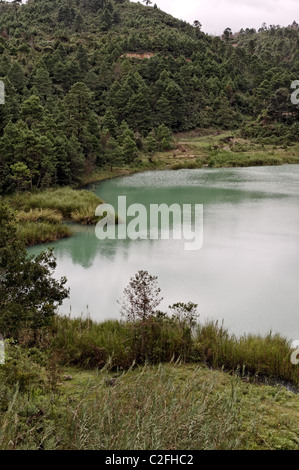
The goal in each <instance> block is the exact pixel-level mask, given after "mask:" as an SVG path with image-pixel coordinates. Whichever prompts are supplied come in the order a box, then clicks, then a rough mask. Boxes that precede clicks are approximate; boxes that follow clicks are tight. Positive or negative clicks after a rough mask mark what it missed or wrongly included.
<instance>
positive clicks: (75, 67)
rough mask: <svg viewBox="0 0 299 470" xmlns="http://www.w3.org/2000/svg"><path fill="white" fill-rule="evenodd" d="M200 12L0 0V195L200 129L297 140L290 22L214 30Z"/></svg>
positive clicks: (105, 2)
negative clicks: (182, 15) (188, 14)
mask: <svg viewBox="0 0 299 470" xmlns="http://www.w3.org/2000/svg"><path fill="white" fill-rule="evenodd" d="M145 3H147V2H145ZM199 20H200V18H199V19H198V20H195V21H194V24H193V25H190V24H188V23H187V22H184V21H180V20H177V19H175V18H173V17H172V16H170V15H168V14H166V13H164V12H163V11H161V10H160V9H159V8H158V7H157V5H153V6H146V5H142V4H140V3H131V2H129V1H127V0H51V1H50V0H28V2H27V3H26V4H24V5H22V4H21V2H18V1H14V2H12V3H7V2H1V3H0V79H1V80H3V82H4V84H5V96H6V101H5V104H4V105H1V106H0V192H1V193H2V194H9V193H11V192H13V191H15V190H18V191H20V190H23V189H30V188H32V187H38V188H40V187H41V188H42V187H49V186H52V185H70V184H75V183H78V182H79V181H80V180H81V178H82V177H83V175H86V174H90V173H92V172H93V171H94V170H95V168H97V167H102V166H103V165H106V164H107V163H109V164H110V165H111V166H112V165H122V164H124V163H125V164H130V163H132V162H134V159H136V158H137V157H138V153H139V152H140V151H142V152H145V153H151V152H155V151H157V150H167V149H168V148H169V147H170V145H171V135H172V133H173V132H178V131H186V130H190V129H194V128H197V127H201V128H208V127H216V128H219V129H234V128H240V129H241V132H242V134H243V136H244V137H250V138H255V139H260V140H262V139H279V141H281V142H284V143H289V142H292V141H298V139H299V123H298V116H299V109H298V107H296V106H295V105H293V104H292V103H291V100H290V94H291V88H290V87H291V83H292V81H294V80H296V79H298V78H299V76H298V74H299V47H298V46H299V29H298V25H297V23H295V22H294V23H293V24H292V25H290V26H289V27H284V28H282V27H279V26H273V25H271V26H269V27H267V26H266V25H265V24H264V25H262V27H261V28H260V30H259V31H255V30H254V29H246V30H241V31H240V32H239V33H238V34H233V33H232V31H231V30H230V29H229V28H227V29H226V30H225V31H224V33H223V35H222V37H212V36H209V35H207V34H205V33H203V32H202V31H201V24H200V22H199Z"/></svg>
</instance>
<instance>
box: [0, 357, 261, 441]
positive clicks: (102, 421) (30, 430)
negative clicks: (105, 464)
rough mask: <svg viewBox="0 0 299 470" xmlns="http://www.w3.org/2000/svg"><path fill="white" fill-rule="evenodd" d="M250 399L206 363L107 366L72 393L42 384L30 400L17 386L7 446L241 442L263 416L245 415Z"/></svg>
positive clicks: (0, 428) (1, 428)
mask: <svg viewBox="0 0 299 470" xmlns="http://www.w3.org/2000/svg"><path fill="white" fill-rule="evenodd" d="M0 388H1V386H0ZM36 390H37V389H36ZM243 401H244V396H242V391H241V390H240V389H239V383H238V381H237V380H236V379H235V378H232V379H231V380H230V386H229V388H228V389H221V388H219V384H218V383H217V378H216V377H215V380H213V379H212V380H211V378H209V381H207V377H206V374H205V371H203V370H200V369H195V370H194V371H193V372H190V374H188V375H186V376H184V375H183V374H181V370H180V366H179V365H176V366H171V367H165V366H159V367H156V368H153V367H148V366H144V367H143V368H141V369H139V370H136V371H132V370H129V371H128V372H126V373H122V374H118V375H117V376H114V377H111V376H110V375H107V373H106V371H105V370H104V371H103V372H101V373H99V374H98V376H97V377H96V376H95V377H94V379H93V380H90V381H89V383H88V382H87V383H86V382H85V383H84V386H83V384H82V385H81V384H78V390H77V391H76V387H72V388H71V390H70V392H69V393H68V394H67V395H66V396H59V395H57V394H52V395H51V394H48V395H47V394H46V392H45V390H44V391H41V390H40V392H39V393H35V394H32V395H31V396H30V401H28V397H27V396H26V395H22V394H20V393H18V392H17V391H16V392H15V393H12V396H11V399H10V402H9V405H8V406H7V408H6V410H5V411H4V412H3V411H2V413H1V415H2V416H1V421H0V448H1V449H2V450H3V449H24V450H29V449H32V450H36V449H44V450H48V449H53V450H54V449H59V450H66V449H68V450H72V449H73V450H86V449H89V450H94V449H97V450H108V449H109V450H122V449H130V450H148V449H150V450H164V449H172V450H175V449H181V450H191V449H195V450H196V449H204V450H212V449H215V450H217V449H223V450H224V449H228V450H229V449H238V448H243V447H246V446H247V445H248V437H249V436H250V435H252V434H253V432H254V429H255V428H256V423H257V417H256V413H253V414H252V416H251V417H250V419H248V418H246V419H245V420H243V418H242V405H243ZM256 404H257V405H258V400H256Z"/></svg>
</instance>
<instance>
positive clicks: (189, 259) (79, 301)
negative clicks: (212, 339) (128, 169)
mask: <svg viewBox="0 0 299 470" xmlns="http://www.w3.org/2000/svg"><path fill="white" fill-rule="evenodd" d="M94 191H95V192H96V193H97V194H98V195H99V196H100V197H101V198H103V199H104V200H105V201H107V202H109V203H111V204H113V205H115V206H116V204H117V198H118V196H119V195H126V196H127V201H128V204H131V203H135V202H138V203H143V204H145V206H146V207H149V205H150V204H161V203H163V202H164V203H167V204H172V203H180V204H204V246H203V249H202V250H200V251H198V252H186V251H184V241H183V240H181V241H180V240H156V241H155V240H137V241H135V242H134V241H130V240H119V241H118V240H104V241H100V240H98V239H97V238H96V236H95V230H94V227H80V226H75V230H76V234H75V236H74V237H71V238H69V239H65V240H61V241H59V242H58V243H54V244H52V246H54V251H55V255H56V257H57V260H58V268H57V273H56V275H57V276H62V275H66V276H67V278H68V280H69V285H70V287H71V299H70V301H67V302H65V304H64V306H63V309H62V310H63V311H64V312H67V311H68V310H69V309H70V306H72V312H73V314H74V315H79V314H80V313H81V312H83V313H85V312H86V311H87V310H89V312H90V313H91V315H92V317H94V318H97V319H104V318H118V317H119V310H118V306H117V303H116V300H117V299H118V298H119V297H120V295H121V292H122V289H123V287H124V286H125V285H126V284H127V282H128V280H129V277H130V276H132V275H133V274H134V273H135V272H136V271H137V270H138V269H147V270H148V271H150V272H151V273H153V274H155V275H158V277H159V283H160V286H161V289H162V293H163V296H164V298H165V301H164V302H163V305H162V307H163V308H165V309H167V307H168V305H169V304H171V303H173V302H176V301H189V300H190V301H193V302H196V303H198V304H199V311H200V314H201V319H202V320H204V319H205V318H215V319H219V320H222V319H224V320H225V324H226V325H227V326H229V327H230V328H231V329H232V330H233V331H235V332H237V333H242V332H244V331H253V332H257V331H260V332H268V331H269V330H271V329H272V330H273V331H279V332H282V333H284V334H286V335H287V336H289V337H295V338H299V321H298V306H299V290H298V288H297V286H298V281H299V243H298V241H299V211H298V203H299V167H298V166H296V165H288V166H282V167H267V168H246V169H219V170H218V169H217V170H208V169H207V170H180V171H172V172H170V171H163V172H148V173H145V174H137V175H133V176H130V177H125V178H118V179H114V180H108V181H104V182H102V183H100V184H98V185H96V186H94ZM42 248H44V247H43V246H38V247H32V248H31V249H30V252H31V253H38V252H39V251H40V250H41V249H42ZM87 305H88V307H87Z"/></svg>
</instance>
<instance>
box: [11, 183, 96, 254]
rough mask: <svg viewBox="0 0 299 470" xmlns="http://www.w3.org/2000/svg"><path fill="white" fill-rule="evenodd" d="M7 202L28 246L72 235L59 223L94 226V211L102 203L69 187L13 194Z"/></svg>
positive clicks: (88, 193)
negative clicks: (71, 222) (66, 221)
mask: <svg viewBox="0 0 299 470" xmlns="http://www.w3.org/2000/svg"><path fill="white" fill-rule="evenodd" d="M6 201H7V202H8V204H9V205H10V207H12V209H14V210H15V213H16V221H17V222H18V228H19V232H20V234H21V235H22V236H23V238H24V240H25V243H26V245H27V246H30V245H34V244H37V243H45V242H53V241H57V240H59V239H60V238H65V237H69V236H71V235H72V233H73V232H72V230H71V229H70V228H69V227H68V226H67V225H65V224H63V223H62V222H63V221H64V220H71V221H73V222H76V223H80V224H82V225H87V224H94V223H96V221H97V220H98V219H97V218H96V217H95V215H94V214H95V209H96V207H97V206H98V205H99V204H101V203H102V202H103V201H102V200H101V199H100V198H98V197H97V196H96V195H95V194H94V193H92V192H91V191H87V190H75V189H72V188H69V187H64V188H59V189H48V190H43V191H35V192H26V193H22V194H21V193H16V194H14V195H13V196H10V197H7V198H6Z"/></svg>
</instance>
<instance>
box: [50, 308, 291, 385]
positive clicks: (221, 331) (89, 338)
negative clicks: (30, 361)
mask: <svg viewBox="0 0 299 470" xmlns="http://www.w3.org/2000/svg"><path fill="white" fill-rule="evenodd" d="M43 344H47V345H48V346H47V347H48V348H49V349H50V350H51V351H55V354H56V355H57V357H58V358H59V362H60V363H61V364H63V365H68V366H69V365H78V366H81V367H90V368H93V367H97V368H101V367H103V366H104V365H105V364H107V363H109V364H110V367H112V368H114V369H115V368H119V367H121V368H128V367H130V365H131V364H132V362H134V361H135V362H136V363H137V364H144V363H145V362H147V361H149V362H150V363H153V364H157V363H161V362H171V361H172V360H183V361H184V362H193V363H194V362H196V363H205V364H207V365H208V366H209V367H213V368H219V369H221V368H224V369H225V370H227V371H232V372H235V371H237V370H242V371H243V372H244V373H246V374H247V375H248V376H249V377H253V378H258V377H259V378H260V379H262V380H264V379H265V378H266V377H267V378H269V379H273V380H277V379H278V380H280V381H285V382H290V383H292V384H294V386H296V387H298V388H299V368H298V367H296V366H294V365H293V364H292V363H291V359H290V357H291V353H292V349H291V346H290V342H289V341H288V340H287V339H286V338H284V337H282V336H280V335H278V334H276V335H272V334H268V335H266V336H260V335H244V336H242V337H240V338H238V337H236V336H235V335H232V334H230V333H229V332H228V331H227V330H226V329H225V328H224V327H223V326H222V325H219V324H218V323H215V322H208V323H206V324H204V325H201V324H198V325H197V326H196V328H195V331H194V332H193V334H188V327H186V326H184V325H182V324H181V323H178V322H177V321H176V320H175V319H170V318H167V317H166V318H154V317H152V318H150V319H149V320H148V321H147V322H145V323H144V322H143V323H142V322H137V323H135V324H131V323H126V322H119V321H106V322H103V323H96V322H93V321H92V320H91V319H89V318H85V319H84V318H77V319H71V318H69V317H56V318H55V321H54V324H53V326H52V328H51V330H47V333H46V337H44V339H43Z"/></svg>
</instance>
